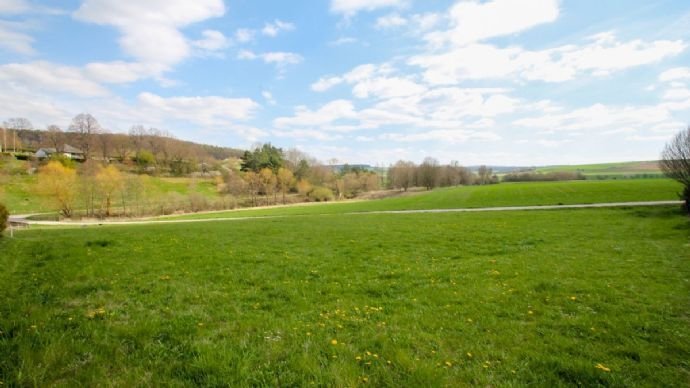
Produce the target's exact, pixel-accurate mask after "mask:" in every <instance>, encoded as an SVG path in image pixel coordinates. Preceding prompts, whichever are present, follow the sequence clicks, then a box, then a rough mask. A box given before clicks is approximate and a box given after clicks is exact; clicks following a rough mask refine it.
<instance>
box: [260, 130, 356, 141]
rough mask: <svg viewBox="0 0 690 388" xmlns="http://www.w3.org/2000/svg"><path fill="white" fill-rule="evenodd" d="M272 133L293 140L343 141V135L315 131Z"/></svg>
mask: <svg viewBox="0 0 690 388" xmlns="http://www.w3.org/2000/svg"><path fill="white" fill-rule="evenodd" d="M271 133H272V134H273V135H275V136H278V137H285V138H292V139H313V140H320V141H334V140H341V139H342V138H343V136H342V135H338V134H333V133H326V132H323V131H318V130H314V129H295V130H286V131H281V130H273V131H271Z"/></svg>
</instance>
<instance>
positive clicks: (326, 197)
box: [309, 186, 333, 202]
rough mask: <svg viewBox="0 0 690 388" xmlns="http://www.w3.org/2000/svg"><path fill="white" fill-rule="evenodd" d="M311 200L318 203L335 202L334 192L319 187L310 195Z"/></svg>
mask: <svg viewBox="0 0 690 388" xmlns="http://www.w3.org/2000/svg"><path fill="white" fill-rule="evenodd" d="M309 198H310V199H311V200H312V201H316V202H328V201H332V200H333V192H332V191H331V189H329V188H327V187H321V186H317V187H314V190H312V191H311V192H310V193H309Z"/></svg>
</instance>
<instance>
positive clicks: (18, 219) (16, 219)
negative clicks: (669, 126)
mask: <svg viewBox="0 0 690 388" xmlns="http://www.w3.org/2000/svg"><path fill="white" fill-rule="evenodd" d="M682 203H683V202H682V201H646V202H609V203H589V204H577V205H543V206H499V207H482V208H456V209H425V210H372V211H362V212H348V213H340V214H341V215H362V214H415V213H465V212H466V213H472V212H490V211H520V210H556V209H586V208H606V207H639V206H666V205H680V204H682ZM324 215H336V214H309V215H278V216H247V217H228V218H207V219H188V220H163V219H158V220H152V219H147V220H128V221H32V220H27V219H26V218H25V217H26V216H23V215H16V216H12V217H10V219H9V221H10V222H11V223H13V224H14V225H16V226H21V225H25V226H30V225H42V226H102V225H147V224H180V223H191V222H210V221H243V220H255V219H263V218H286V217H305V216H324Z"/></svg>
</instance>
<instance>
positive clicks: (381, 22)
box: [375, 13, 407, 29]
mask: <svg viewBox="0 0 690 388" xmlns="http://www.w3.org/2000/svg"><path fill="white" fill-rule="evenodd" d="M406 24H407V19H405V18H403V17H402V16H400V15H399V14H397V13H392V14H388V15H386V16H381V17H379V18H378V19H376V24H375V27H376V28H379V29H385V28H394V27H401V26H404V25H406Z"/></svg>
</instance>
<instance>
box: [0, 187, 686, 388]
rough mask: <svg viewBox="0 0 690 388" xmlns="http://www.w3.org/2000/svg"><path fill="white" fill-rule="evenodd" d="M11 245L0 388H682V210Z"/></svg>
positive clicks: (285, 227)
mask: <svg viewBox="0 0 690 388" xmlns="http://www.w3.org/2000/svg"><path fill="white" fill-rule="evenodd" d="M501 186H504V185H500V186H495V187H496V189H494V190H498V189H499V188H500V187H501ZM506 186H507V185H506ZM516 187H517V186H516ZM525 187H526V186H525ZM491 188H493V186H492V187H491ZM480 189H483V188H477V189H474V190H480ZM489 190H491V189H489ZM525 190H527V189H525ZM667 191H672V190H671V188H670V187H669V188H667ZM453 192H454V191H453V190H447V191H443V190H442V191H439V192H438V193H439V194H438V195H439V197H436V198H438V199H437V200H436V201H437V202H438V203H446V204H448V205H449V206H451V205H452V206H455V205H454V203H455V202H452V200H450V199H446V200H445V202H444V200H441V199H442V198H447V197H444V196H445V195H450V193H453ZM519 192H520V191H519V190H517V189H516V191H515V193H519ZM564 193H567V191H565V192H564ZM487 195H489V194H487ZM519 195H525V198H527V197H529V196H527V195H526V194H519ZM561 197H562V198H559V199H555V198H554V200H559V201H560V200H567V198H568V196H567V195H562V196H561ZM595 197H597V196H595ZM624 197H625V196H624ZM662 197H666V196H662ZM469 198H471V196H469ZM483 198H484V197H483ZM578 198H579V197H578ZM587 198H590V197H587ZM597 198H598V197H597ZM626 198H627V197H626ZM644 199H650V198H646V197H645V198H644ZM664 199H668V198H664ZM400 200H407V201H412V200H413V199H411V198H410V199H408V198H404V199H400ZM513 200H514V199H513ZM612 200H616V199H612ZM540 201H544V200H540ZM380 203H385V202H384V201H380ZM474 203H479V202H474ZM482 206H486V204H482ZM324 208H325V207H324ZM15 236H16V237H15V238H14V239H10V238H2V239H0V267H1V268H2V271H0V355H1V357H0V384H3V385H4V386H127V387H129V386H148V385H154V386H309V385H316V386H358V385H362V386H366V385H371V386H391V387H400V386H525V385H534V386H548V387H551V386H566V385H572V386H575V385H577V386H620V387H629V386H686V385H688V383H689V382H690V325H688V322H689V319H690V315H689V314H690V313H689V312H690V255H688V252H690V222H689V221H688V218H687V217H684V216H682V215H681V214H679V211H678V209H677V207H675V206H672V207H655V208H628V209H625V208H623V209H581V210H553V211H529V212H489V213H472V214H469V213H466V214H458V213H446V214H406V215H394V214H378V215H374V214H370V215H366V214H361V215H324V216H305V217H289V218H278V219H253V220H236V221H226V222H208V223H193V224H170V225H161V224H156V225H152V226H151V225H147V226H129V227H124V226H111V227H100V228H98V227H93V228H91V227H90V228H79V229H56V230H31V229H30V230H26V231H20V232H19V233H16V234H15Z"/></svg>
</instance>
